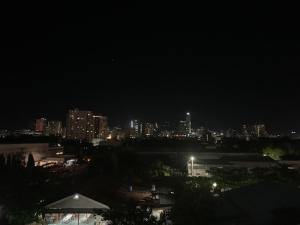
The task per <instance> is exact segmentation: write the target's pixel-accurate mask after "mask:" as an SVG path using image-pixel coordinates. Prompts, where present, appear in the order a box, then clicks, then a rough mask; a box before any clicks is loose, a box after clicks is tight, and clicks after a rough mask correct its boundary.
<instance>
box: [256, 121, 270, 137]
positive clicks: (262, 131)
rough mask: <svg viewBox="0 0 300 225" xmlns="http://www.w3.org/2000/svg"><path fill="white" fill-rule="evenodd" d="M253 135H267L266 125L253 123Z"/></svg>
mask: <svg viewBox="0 0 300 225" xmlns="http://www.w3.org/2000/svg"><path fill="white" fill-rule="evenodd" d="M253 136H254V137H256V138H261V137H267V136H268V133H267V130H266V126H265V125H264V124H255V125H254V126H253Z"/></svg>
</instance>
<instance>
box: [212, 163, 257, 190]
mask: <svg viewBox="0 0 300 225" xmlns="http://www.w3.org/2000/svg"><path fill="white" fill-rule="evenodd" d="M209 173H210V174H211V175H212V179H213V181H214V182H216V183H217V184H218V188H239V187H242V186H247V185H250V184H254V183H257V182H258V181H259V179H260V177H259V176H257V174H254V173H252V174H251V173H249V172H248V170H247V169H241V168H240V169H230V170H224V169H218V168H213V169H211V170H210V171H209Z"/></svg>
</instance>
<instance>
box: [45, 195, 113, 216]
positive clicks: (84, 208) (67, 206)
mask: <svg viewBox="0 0 300 225" xmlns="http://www.w3.org/2000/svg"><path fill="white" fill-rule="evenodd" d="M45 208H46V209H47V210H49V211H59V212H63V211H64V212H65V211H68V212H91V211H96V210H108V209H109V207H108V206H107V205H104V204H102V203H100V202H97V201H95V200H93V199H91V198H88V197H86V196H84V195H81V194H77V193H76V194H73V195H70V196H68V197H66V198H63V199H61V200H58V201H56V202H53V203H50V204H49V205H46V206H45Z"/></svg>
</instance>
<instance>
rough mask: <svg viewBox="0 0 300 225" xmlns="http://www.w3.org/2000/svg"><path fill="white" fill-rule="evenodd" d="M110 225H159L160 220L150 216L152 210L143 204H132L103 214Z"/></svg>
mask: <svg viewBox="0 0 300 225" xmlns="http://www.w3.org/2000/svg"><path fill="white" fill-rule="evenodd" d="M104 217H105V219H106V220H109V221H111V223H110V224H111V225H161V224H162V222H161V221H160V220H157V219H156V218H155V217H154V216H152V210H151V209H150V208H147V207H145V206H142V207H136V206H134V205H131V206H128V207H126V209H123V210H111V211H109V212H108V213H107V214H106V215H105V216H104Z"/></svg>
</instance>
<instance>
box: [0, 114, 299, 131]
mask: <svg viewBox="0 0 300 225" xmlns="http://www.w3.org/2000/svg"><path fill="white" fill-rule="evenodd" d="M74 110H75V111H76V110H80V112H83V113H91V115H92V116H93V117H100V118H102V117H103V118H105V120H106V123H107V124H109V126H108V127H109V128H111V129H112V128H114V127H121V128H124V129H126V128H131V127H132V126H133V125H132V123H133V121H136V123H143V124H147V123H150V124H155V123H158V125H162V126H164V123H168V124H169V125H170V126H171V127H172V129H177V128H178V126H179V127H180V123H181V122H183V126H184V128H182V129H183V130H185V132H186V133H187V134H190V133H191V130H192V129H198V128H201V127H205V128H206V129H210V130H215V131H226V130H228V129H234V130H236V131H241V132H243V127H244V126H256V125H260V124H263V125H267V127H268V130H269V131H271V132H272V133H273V134H289V133H295V132H298V131H297V129H292V128H290V129H288V130H276V129H275V130H274V129H272V128H273V127H272V125H270V124H266V123H265V122H264V121H254V122H243V123H241V124H237V125H236V126H234V125H232V126H228V127H213V126H209V125H207V124H206V123H202V124H201V123H200V124H199V123H197V122H195V121H199V120H197V117H196V116H195V115H194V114H193V117H192V119H191V116H192V113H191V112H190V111H185V112H184V113H182V114H181V115H180V116H181V117H177V118H176V119H177V120H174V118H173V120H170V119H167V118H165V119H161V120H155V119H153V118H152V119H151V118H149V117H148V118H149V119H143V118H140V117H128V118H129V119H127V120H124V121H121V120H118V121H119V123H115V122H111V117H110V116H109V115H108V116H107V115H105V114H103V113H99V112H97V113H96V112H95V111H93V110H86V109H81V108H73V109H69V110H68V111H67V112H66V114H65V115H64V117H63V118H62V117H60V118H59V119H57V117H56V118H55V119H53V118H51V117H48V116H47V115H46V114H43V115H42V116H41V117H37V118H31V119H30V120H29V121H27V122H25V123H24V124H26V125H25V126H23V127H21V126H18V127H13V126H11V127H9V126H8V127H3V128H2V127H0V129H2V130H5V129H7V130H18V129H32V130H33V131H37V132H40V133H43V132H44V131H45V130H47V127H49V122H50V123H61V124H60V125H58V126H59V127H62V126H64V127H67V124H68V120H69V113H70V111H74ZM112 121H116V120H112ZM191 121H193V122H191ZM41 126H42V128H41ZM52 126H53V125H52ZM56 126H57V125H56ZM106 126H107V125H106ZM137 126H138V125H137ZM48 129H49V128H48ZM52 129H53V128H52ZM59 129H62V128H59ZM137 129H140V128H137ZM179 129H180V128H179Z"/></svg>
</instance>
